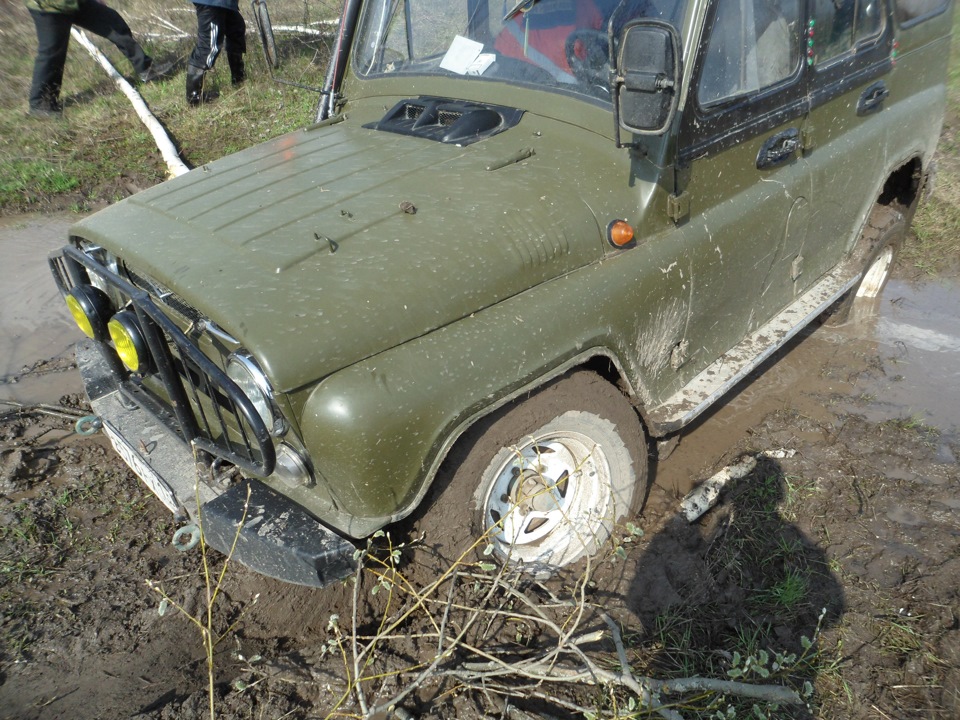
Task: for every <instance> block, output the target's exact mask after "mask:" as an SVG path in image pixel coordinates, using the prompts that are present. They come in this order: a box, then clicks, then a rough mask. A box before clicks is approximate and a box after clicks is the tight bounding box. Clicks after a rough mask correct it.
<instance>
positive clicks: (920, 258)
mask: <svg viewBox="0 0 960 720" xmlns="http://www.w3.org/2000/svg"><path fill="white" fill-rule="evenodd" d="M953 32H954V36H955V37H956V36H957V35H958V34H960V14H957V15H955V16H954V24H953ZM958 127H960V47H958V44H957V43H956V42H954V43H953V45H952V48H951V52H950V71H949V74H948V76H947V116H946V119H945V121H944V130H943V133H942V134H941V136H940V144H939V146H938V148H937V153H936V162H937V173H936V180H935V184H934V194H933V196H932V197H931V198H930V199H929V200H928V201H927V202H925V203H921V205H920V207H919V208H918V210H917V214H916V217H915V218H914V220H913V237H911V238H909V240H908V241H907V242H906V243H905V245H904V247H903V251H902V252H901V254H900V262H901V263H902V264H903V265H905V266H907V267H912V268H913V269H914V270H915V271H917V272H919V273H920V274H922V275H935V274H937V273H939V272H941V271H942V270H944V269H948V268H957V259H958V258H960V247H958V246H960V157H958V152H957V150H958V145H957V135H956V133H957V128H958Z"/></svg>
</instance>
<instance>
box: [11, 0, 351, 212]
mask: <svg viewBox="0 0 960 720" xmlns="http://www.w3.org/2000/svg"><path fill="white" fill-rule="evenodd" d="M110 4H111V6H112V7H114V8H115V9H117V10H118V11H119V12H120V13H121V14H122V15H123V16H124V18H125V19H126V20H127V22H128V23H129V24H130V26H131V28H132V29H133V32H134V35H135V36H136V37H138V39H140V40H141V42H142V44H143V45H144V47H145V49H146V50H147V52H148V53H149V54H150V55H152V56H153V57H154V59H155V61H157V62H173V63H174V71H173V73H172V74H171V75H170V76H169V77H168V78H166V79H164V80H162V81H160V82H156V83H151V84H149V85H138V89H139V91H140V93H141V95H142V96H143V98H144V101H145V102H146V103H147V106H148V107H149V108H150V109H151V111H152V112H153V114H154V115H155V116H156V117H157V119H158V120H159V121H160V122H161V124H162V125H163V126H164V127H165V128H166V130H167V132H168V134H169V135H170V137H171V139H172V141H173V143H174V145H175V146H176V148H177V149H178V151H179V152H180V157H181V159H182V160H183V161H184V162H185V163H186V164H187V165H188V166H190V167H198V166H200V165H203V164H204V163H207V162H210V161H211V160H215V159H216V158H218V157H222V156H223V155H225V154H228V153H231V152H236V151H238V150H242V149H244V148H246V147H249V146H251V145H255V144H258V143H260V142H263V141H264V140H268V139H270V138H273V137H276V136H277V135H281V134H283V133H286V132H289V131H291V130H295V129H297V128H300V127H303V126H305V125H308V124H309V123H310V122H312V120H313V118H314V116H315V112H316V106H317V102H318V100H319V96H318V94H317V93H316V92H312V91H310V90H304V89H300V88H296V87H291V86H289V85H283V84H280V83H277V82H275V81H274V80H273V79H271V77H270V74H269V72H268V69H267V67H266V65H265V63H264V61H263V56H262V52H261V49H260V46H259V40H258V39H257V37H256V35H255V34H253V32H252V31H253V23H252V19H251V18H250V17H249V4H247V3H241V6H240V7H241V13H243V14H244V15H245V17H246V20H247V26H248V34H247V55H246V58H247V82H246V83H245V84H244V85H243V86H242V87H240V88H233V87H232V86H231V84H230V77H229V70H228V68H227V62H226V58H225V57H221V58H219V59H218V61H217V65H216V68H215V70H214V71H213V72H212V73H211V74H209V75H208V83H209V86H212V87H214V88H217V89H219V91H220V98H219V99H218V100H217V101H216V102H214V103H211V104H209V105H206V106H203V107H200V108H190V107H188V106H187V104H186V99H185V69H186V62H187V58H188V57H189V54H190V52H191V51H192V49H193V46H194V42H195V40H194V37H193V35H194V33H195V32H196V16H195V14H194V11H193V9H192V7H191V6H190V4H189V3H185V4H182V5H180V4H170V3H164V2H161V0H113V1H112V2H111V3H110ZM339 8H340V3H339V2H336V0H334V1H332V2H327V1H325V0H316V1H315V2H313V1H312V2H311V3H309V4H307V5H304V4H303V3H296V2H277V3H273V4H271V7H270V14H271V18H272V20H273V24H274V25H275V26H281V25H287V26H290V25H302V24H304V23H305V22H306V23H308V24H311V27H313V28H314V29H315V28H317V27H320V26H319V25H317V24H316V23H317V21H320V20H328V19H331V18H335V17H336V16H337V14H338V13H339ZM158 18H161V19H162V20H163V21H165V23H167V24H163V23H161V21H160V20H159V19H158ZM170 26H174V27H176V28H179V29H180V30H181V31H182V34H183V35H184V37H174V35H176V33H173V31H172V30H171V29H170ZM148 33H149V34H151V37H153V38H154V39H147V38H146V35H147V34H148ZM164 34H166V35H167V36H168V37H164V38H158V37H155V36H160V35H164ZM0 35H2V37H3V43H4V52H3V53H0V77H3V78H4V81H3V83H0V213H2V214H9V213H16V212H29V211H47V210H65V209H70V210H74V211H77V212H83V211H87V210H89V209H92V208H94V207H97V206H100V205H104V204H107V203H112V202H116V201H117V200H119V199H122V198H123V197H126V196H128V195H131V194H133V193H134V192H137V191H139V190H142V189H145V188H147V187H150V186H151V185H154V184H156V183H158V182H160V181H162V180H164V179H165V178H166V177H167V175H168V171H167V168H166V165H165V163H164V162H163V160H162V158H161V156H160V153H159V151H158V150H157V148H156V145H155V143H154V141H153V138H152V136H151V135H150V133H149V132H148V131H147V130H146V129H145V128H144V126H143V124H142V123H141V121H140V119H139V118H138V117H137V115H136V113H135V111H134V109H133V107H132V106H131V104H130V101H129V100H128V99H127V97H126V96H125V95H124V94H123V93H122V92H121V91H120V89H119V88H118V87H117V86H116V84H115V83H114V82H113V81H112V80H111V79H109V77H107V75H106V73H105V72H104V70H103V69H102V68H101V67H100V66H99V65H98V64H97V63H96V62H95V61H94V59H93V58H92V57H91V56H90V55H89V54H88V53H87V52H86V50H84V49H83V47H81V46H80V45H79V44H78V43H76V42H71V44H70V50H69V53H68V56H67V64H66V70H65V74H64V84H63V91H62V93H61V101H62V102H63V104H64V115H63V118H62V119H59V120H57V119H39V118H33V117H29V116H28V115H27V95H28V91H29V86H30V78H31V76H32V72H33V57H34V53H35V51H36V34H35V31H34V27H33V21H32V20H31V18H30V16H29V14H28V12H27V11H26V9H25V8H24V6H23V4H22V3H20V2H17V3H12V4H10V5H9V7H7V6H5V10H4V13H3V16H2V17H0ZM91 39H92V40H93V41H94V43H95V44H96V45H97V46H98V47H99V48H100V49H101V50H102V51H103V52H104V54H105V55H107V57H108V58H110V60H111V61H112V63H113V64H114V66H115V67H116V68H117V70H118V71H119V72H120V73H121V74H122V75H124V76H125V77H127V78H128V79H133V72H132V68H131V67H130V65H129V63H128V62H127V61H126V59H125V58H124V57H123V56H122V55H121V54H120V53H119V52H118V51H117V50H116V48H115V47H114V46H113V45H111V44H110V43H109V42H108V41H106V40H103V39H102V38H98V37H95V36H91ZM332 39H333V37H332V35H331V34H329V33H328V34H327V35H324V36H316V35H308V34H294V33H278V34H277V42H278V45H279V47H280V55H281V66H280V68H279V69H277V70H275V71H274V72H275V74H276V75H277V76H278V77H280V78H283V79H287V80H292V81H296V82H300V83H302V84H305V85H310V86H314V87H318V86H320V85H322V83H323V77H324V73H325V70H326V59H327V57H328V55H329V50H328V48H329V45H330V44H331V42H332Z"/></svg>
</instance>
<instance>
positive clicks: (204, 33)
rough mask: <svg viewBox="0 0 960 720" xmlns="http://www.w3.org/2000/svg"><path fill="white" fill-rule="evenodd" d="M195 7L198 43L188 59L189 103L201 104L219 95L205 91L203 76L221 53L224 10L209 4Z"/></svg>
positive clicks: (211, 67)
mask: <svg viewBox="0 0 960 720" xmlns="http://www.w3.org/2000/svg"><path fill="white" fill-rule="evenodd" d="M193 7H194V8H195V9H196V11H197V45H196V47H194V48H193V52H192V53H191V54H190V59H189V60H188V61H187V103H189V104H190V105H200V104H201V103H205V102H210V101H211V100H213V99H215V98H216V97H217V96H216V95H215V94H213V93H209V92H204V90H203V76H204V74H205V73H206V72H207V70H212V69H213V64H214V63H215V62H216V61H217V56H218V55H219V54H220V43H221V42H222V40H223V37H222V33H223V31H222V29H221V28H222V26H221V20H220V16H221V15H222V12H221V9H220V8H215V7H211V6H209V5H198V4H196V3H194V5H193Z"/></svg>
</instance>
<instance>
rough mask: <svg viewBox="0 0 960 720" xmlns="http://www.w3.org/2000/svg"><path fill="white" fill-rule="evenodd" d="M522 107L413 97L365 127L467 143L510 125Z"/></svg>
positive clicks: (454, 142) (455, 142) (458, 143)
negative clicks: (518, 108)
mask: <svg viewBox="0 0 960 720" xmlns="http://www.w3.org/2000/svg"><path fill="white" fill-rule="evenodd" d="M522 116H523V110H517V109H516V108H508V107H502V106H500V105H481V104H478V103H471V102H463V101H461V100H444V99H442V98H416V99H414V100H402V101H400V102H398V103H397V104H396V105H394V106H393V107H392V108H390V110H389V111H388V112H387V114H386V115H384V116H383V119H382V120H380V121H379V122H375V123H370V124H369V125H364V127H366V128H372V129H374V130H383V131H385V132H392V133H399V134H400V135H413V136H414V137H422V138H426V139H427V140H435V141H436V142H442V143H449V144H451V145H469V144H471V143H475V142H477V141H478V140H483V139H484V138H488V137H492V136H493V135H496V134H497V133H499V132H503V131H504V130H506V129H508V128H511V127H513V126H514V125H516V124H517V123H518V122H520V118H521V117H522Z"/></svg>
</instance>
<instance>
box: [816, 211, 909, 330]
mask: <svg viewBox="0 0 960 720" xmlns="http://www.w3.org/2000/svg"><path fill="white" fill-rule="evenodd" d="M906 234H907V221H906V218H905V217H904V216H903V214H902V213H900V212H898V211H897V210H896V209H894V208H892V207H889V206H886V205H878V206H877V207H875V208H874V209H873V212H871V213H870V218H869V219H868V220H867V225H866V227H865V228H864V230H863V234H862V236H861V238H860V248H861V249H860V252H861V253H862V254H863V256H864V258H865V259H864V262H863V267H864V271H863V275H862V276H861V278H860V280H859V282H857V284H856V285H855V286H854V287H853V288H851V289H850V291H849V292H848V293H847V294H846V295H844V296H843V297H842V298H841V299H840V300H839V301H838V302H837V304H836V305H835V307H834V308H833V309H832V310H831V311H830V313H829V314H828V315H827V316H826V317H825V318H824V322H823V324H824V325H829V326H837V325H843V324H844V323H846V322H848V321H850V320H851V319H853V318H855V317H858V316H860V315H861V310H862V309H863V308H869V306H871V305H872V301H873V300H875V299H876V298H877V297H878V296H879V295H880V293H881V292H882V291H883V288H884V286H886V284H887V280H889V279H890V274H891V272H892V271H893V265H894V263H895V262H896V260H897V255H898V254H899V253H900V248H901V247H902V246H903V240H904V238H905V237H906Z"/></svg>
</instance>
